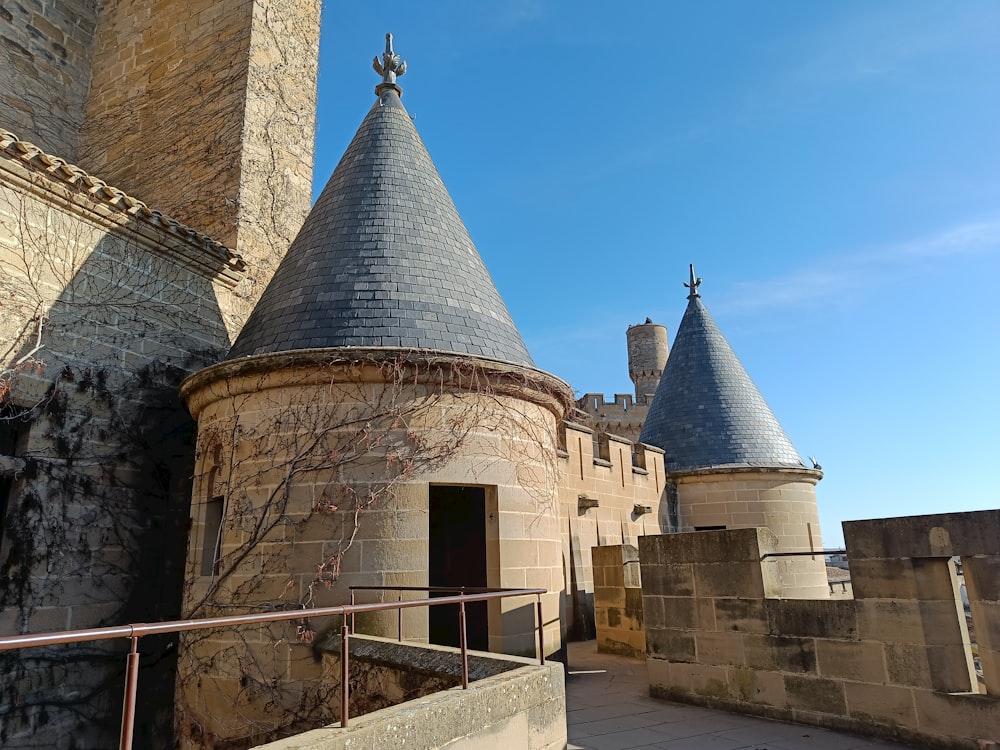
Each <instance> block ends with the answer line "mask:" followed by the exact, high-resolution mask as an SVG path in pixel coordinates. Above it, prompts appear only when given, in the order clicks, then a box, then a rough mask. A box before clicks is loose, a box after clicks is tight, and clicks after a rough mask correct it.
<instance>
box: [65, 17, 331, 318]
mask: <svg viewBox="0 0 1000 750" xmlns="http://www.w3.org/2000/svg"><path fill="white" fill-rule="evenodd" d="M319 22H320V3H319V0H266V1H265V0H219V1H217V0H171V1H170V2H164V1H163V0H129V2H120V3H109V4H106V5H105V6H104V7H103V9H102V14H101V17H100V22H99V24H98V27H97V31H96V40H95V43H94V54H93V78H92V82H91V86H90V94H89V98H88V101H87V105H86V120H85V123H84V127H83V132H82V137H81V145H80V151H79V163H80V165H81V166H82V167H84V168H86V169H87V170H88V171H90V172H92V173H94V174H98V175H100V176H101V177H103V178H104V179H106V180H108V181H110V182H113V183H114V184H116V185H118V186H120V187H121V188H122V189H124V190H126V191H128V192H129V193H131V194H133V195H136V196H137V197H139V198H141V199H142V200H144V201H146V202H147V203H149V204H151V205H154V206H156V207H157V208H158V209H159V210H161V211H164V212H166V213H168V214H170V215H171V216H173V217H174V218H176V219H178V220H179V221H182V222H184V223H185V224H188V225H189V226H192V227H195V228H196V229H198V230H199V231H201V232H204V233H206V234H209V235H211V236H212V237H214V238H215V239H217V240H218V241H220V242H222V243H224V244H226V245H228V246H229V247H234V248H237V249H239V250H240V252H242V253H243V254H244V255H245V257H246V258H247V260H248V262H249V273H248V274H246V275H245V277H244V279H243V282H242V285H241V287H240V288H239V296H238V299H237V300H235V301H234V305H235V307H234V310H233V315H234V316H235V317H236V322H235V323H234V325H235V327H236V328H238V327H239V326H240V325H242V321H243V320H244V319H245V317H246V315H247V314H249V311H250V309H252V306H253V303H254V302H255V301H256V299H257V297H258V296H259V294H260V292H262V291H263V285H264V284H266V283H267V281H268V280H269V279H270V276H271V274H272V272H273V270H274V268H275V267H276V266H277V263H278V261H280V259H281V256H282V255H283V253H284V251H285V250H286V249H287V247H288V244H289V243H290V242H291V240H292V239H293V238H294V236H295V234H296V232H297V231H298V229H299V227H300V226H301V224H302V221H303V219H304V218H305V215H306V213H307V211H308V209H309V206H310V204H311V199H312V196H311V185H312V165H313V139H314V134H315V125H314V123H315V109H316V75H317V65H318V59H319V57H318V56H319ZM239 302H242V304H237V303H239ZM231 327H232V326H231Z"/></svg>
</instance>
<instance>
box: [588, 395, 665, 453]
mask: <svg viewBox="0 0 1000 750" xmlns="http://www.w3.org/2000/svg"><path fill="white" fill-rule="evenodd" d="M651 402H652V398H650V399H649V400H648V401H647V400H646V399H645V398H642V399H633V398H632V394H631V393H616V394H615V398H614V401H605V400H604V394H603V393H586V394H584V396H583V398H580V399H578V400H577V402H576V406H577V408H578V409H580V411H582V412H583V413H584V414H586V415H587V416H588V417H589V419H590V420H591V421H592V422H593V425H594V427H595V428H596V431H597V432H598V433H599V434H610V435H615V436H617V437H620V438H624V439H625V440H628V441H629V442H631V443H638V442H639V434H640V433H641V432H642V425H643V422H645V421H646V415H647V414H648V413H649V404H650V403H651Z"/></svg>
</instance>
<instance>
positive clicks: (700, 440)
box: [639, 296, 805, 471]
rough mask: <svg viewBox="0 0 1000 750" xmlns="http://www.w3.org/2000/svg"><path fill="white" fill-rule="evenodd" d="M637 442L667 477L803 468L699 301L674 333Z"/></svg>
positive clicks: (692, 301)
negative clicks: (654, 454) (735, 468)
mask: <svg viewBox="0 0 1000 750" xmlns="http://www.w3.org/2000/svg"><path fill="white" fill-rule="evenodd" d="M639 441H640V442H642V443H647V444H649V445H653V446H656V447H657V448H662V449H663V450H664V451H665V452H666V453H665V455H664V457H663V459H664V468H665V469H666V470H667V471H688V470H692V469H706V468H710V467H713V466H727V465H749V466H761V467H794V468H799V467H803V466H805V464H804V463H803V462H802V458H801V456H799V454H798V452H797V451H796V450H795V448H794V446H793V445H792V443H791V441H790V440H789V439H788V436H787V435H786V434H785V431H784V430H783V429H782V428H781V425H780V424H779V423H778V420H777V419H776V418H775V416H774V414H773V413H772V412H771V409H770V408H769V407H768V405H767V403H766V402H765V401H764V398H763V396H761V395H760V391H759V390H757V386H755V385H754V383H753V381H752V380H751V379H750V376H749V375H748V374H747V371H746V370H745V369H744V367H743V365H742V364H741V363H740V361H739V359H738V358H737V356H736V354H735V353H734V352H733V350H732V348H731V347H730V346H729V342H728V341H726V339H725V337H724V336H723V335H722V332H721V331H720V330H719V328H718V326H717V325H716V324H715V321H714V320H712V316H711V315H709V313H708V310H707V309H706V308H705V305H704V304H702V301H701V298H700V297H697V296H695V297H691V298H690V302H689V303H688V307H687V310H686V311H685V313H684V317H683V319H682V320H681V324H680V326H679V327H678V329H677V336H676V337H675V338H674V345H673V347H672V348H671V349H670V357H669V358H668V359H667V364H666V367H665V368H664V369H663V376H662V377H661V378H660V385H659V387H657V389H656V395H655V396H654V398H653V403H652V404H651V405H650V407H649V413H648V415H647V417H646V422H645V424H644V425H643V428H642V434H641V435H640V436H639Z"/></svg>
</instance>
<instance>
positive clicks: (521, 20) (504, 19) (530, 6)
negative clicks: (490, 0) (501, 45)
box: [490, 0, 548, 31]
mask: <svg viewBox="0 0 1000 750" xmlns="http://www.w3.org/2000/svg"><path fill="white" fill-rule="evenodd" d="M547 14H548V9H547V7H546V3H545V0H507V1H506V2H503V3H499V4H498V5H496V6H491V13H490V21H491V23H492V24H494V25H495V26H496V27H499V28H500V29H503V30H504V31H510V30H511V29H516V28H520V27H521V26H525V25H527V24H532V23H535V22H537V21H540V20H542V19H543V18H545V17H546V15H547Z"/></svg>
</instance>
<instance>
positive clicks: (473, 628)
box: [427, 485, 489, 651]
mask: <svg viewBox="0 0 1000 750" xmlns="http://www.w3.org/2000/svg"><path fill="white" fill-rule="evenodd" d="M429 500H430V502H429V510H430V514H429V515H430V517H429V524H428V525H429V527H430V538H429V546H430V551H429V552H430V554H429V563H430V567H429V570H428V583H429V584H430V585H431V586H465V587H466V588H484V587H485V586H486V585H487V584H486V580H487V579H486V488H485V487H449V486H435V485H431V487H430V498H429ZM446 595H447V594H443V593H442V594H438V596H446ZM432 596H434V595H433V594H432ZM458 610H459V607H458V605H457V604H454V605H440V606H436V607H430V608H429V613H428V616H427V624H428V632H429V636H430V642H431V643H436V644H438V645H440V646H459V645H461V644H460V640H459V639H460V635H459V624H458ZM465 624H466V638H467V642H468V645H469V648H471V649H476V650H477V651H485V650H487V649H488V648H489V617H488V614H487V603H486V602H469V603H467V604H466V605H465Z"/></svg>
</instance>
